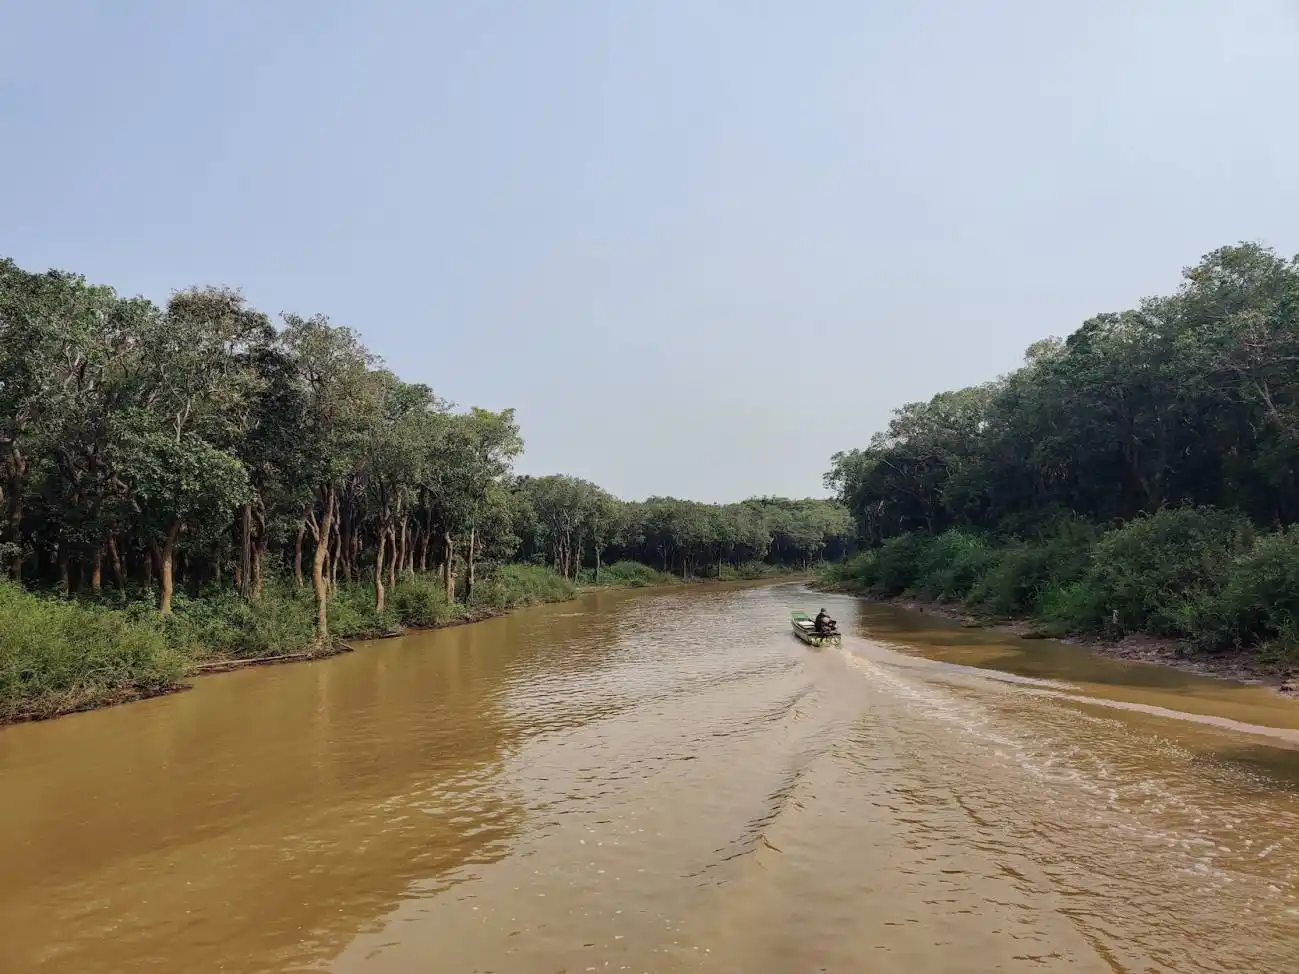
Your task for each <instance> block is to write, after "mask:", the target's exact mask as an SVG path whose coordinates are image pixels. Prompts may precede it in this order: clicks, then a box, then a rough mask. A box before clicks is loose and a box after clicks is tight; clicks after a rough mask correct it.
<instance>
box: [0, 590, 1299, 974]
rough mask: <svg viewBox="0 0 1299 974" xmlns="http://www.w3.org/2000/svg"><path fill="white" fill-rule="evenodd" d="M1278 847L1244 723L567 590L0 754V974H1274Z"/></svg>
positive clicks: (945, 655) (913, 623)
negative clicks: (816, 645) (552, 598)
mask: <svg viewBox="0 0 1299 974" xmlns="http://www.w3.org/2000/svg"><path fill="white" fill-rule="evenodd" d="M821 605H825V606H826V607H827V608H829V610H830V612H831V614H832V615H835V616H837V618H839V620H840V621H841V624H842V625H843V626H844V628H845V630H846V633H847V635H846V637H845V639H844V643H843V646H842V647H840V648H837V649H836V648H826V649H823V650H819V651H818V650H811V649H809V648H808V647H806V646H804V645H802V644H801V643H799V642H797V641H796V640H794V639H793V637H792V636H791V634H790V633H789V632H788V621H787V619H788V612H789V610H790V609H791V608H806V609H808V610H810V611H815V610H816V609H817V608H818V607H820V606H821ZM1297 837H1299V706H1296V705H1294V704H1292V703H1290V702H1288V701H1285V700H1283V699H1282V698H1280V697H1278V696H1276V695H1274V694H1272V693H1270V692H1268V691H1266V690H1263V689H1261V688H1254V687H1244V686H1236V685H1232V684H1227V683H1223V682H1218V681H1213V680H1208V679H1204V678H1198V677H1195V676H1192V675H1188V674H1184V673H1181V672H1176V671H1172V670H1167V669H1160V668H1157V667H1153V666H1146V665H1142V664H1136V663H1123V662H1119V661H1115V660H1110V659H1107V658H1104V657H1101V656H1098V655H1095V654H1093V653H1090V652H1088V651H1086V650H1084V649H1080V648H1076V647H1069V646H1064V645H1060V644H1055V643H1050V642H1044V641H1024V640H1019V639H1015V638H1013V637H1009V636H1005V635H1000V634H996V633H990V632H984V631H978V630H968V629H961V628H957V627H954V626H951V625H948V624H945V623H942V622H939V621H936V620H933V619H926V618H923V617H920V616H917V615H914V614H911V613H908V612H906V611H904V610H901V609H896V608H892V607H885V606H875V605H869V604H866V603H858V602H856V601H854V600H851V599H848V598H845V597H838V596H815V595H811V594H809V593H807V592H806V591H804V590H802V589H800V588H799V587H798V586H795V585H777V586H735V587H708V586H702V587H694V588H681V589H676V590H657V591H643V592H601V593H596V594H590V595H587V596H584V597H583V598H581V599H580V600H578V601H576V602H573V603H568V604H566V605H558V606H549V607H544V608H538V609H531V610H528V611H525V612H520V613H518V614H515V615H513V616H509V617H505V618H501V619H496V620H493V621H490V622H486V623H482V624H479V625H475V626H467V627H462V628H458V629H449V630H443V631H440V632H429V633H420V634H414V635H411V636H407V637H404V638H402V639H395V640H388V641H384V642H379V643H374V644H370V645H365V646H362V647H360V651H358V652H356V653H352V654H348V655H345V656H342V657H337V658H335V659H331V660H327V661H322V662H319V663H313V664H308V665H296V666H285V667H276V668H270V669H261V670H248V671H242V672H236V673H229V674H224V675H220V676H211V677H207V678H204V679H202V680H200V681H199V682H198V684H197V685H196V686H195V688H194V689H193V690H191V691H189V692H187V693H183V694H179V695H176V696H171V697H164V698H158V699H154V700H149V701H144V702H142V703H138V704H132V705H129V706H125V707H120V708H116V709H112V710H105V711H100V712H97V713H90V714H82V715H78V716H74V717H69V718H66V719H62V720H58V721H53V722H50V723H44V724H31V725H21V726H15V727H9V728H3V729H0V931H2V934H0V937H2V938H3V939H2V946H0V971H3V972H5V974H10V972H13V974H18V972H23V974H29V972H64V971H67V972H78V974H95V972H109V971H111V972H118V971H123V972H125V971H132V972H164V971H165V972H177V971H185V972H194V974H199V972H207V971H224V972H241V974H242V972H249V974H251V972H277V974H278V972H284V971H328V972H334V974H407V972H411V974H413V972H442V971H446V972H488V971H491V972H501V974H533V972H537V974H543V972H544V974H556V972H560V971H567V972H578V971H597V972H603V971H633V972H637V974H645V972H678V971H719V972H743V974H764V972H772V974H793V972H810V971H831V972H862V971H870V972H874V974H893V972H898V974H901V972H907V974H917V972H953V974H957V972H980V974H982V972H987V971H1077V972H1092V971H1095V972H1116V971H1122V972H1142V974H1145V972H1207V971H1235V972H1251V974H1264V972H1274V971H1275V972H1286V974H1293V971H1294V970H1295V969H1296V967H1297V966H1299V961H1297V960H1296V958H1299V899H1297V895H1299V845H1297Z"/></svg>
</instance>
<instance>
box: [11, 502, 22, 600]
mask: <svg viewBox="0 0 1299 974" xmlns="http://www.w3.org/2000/svg"><path fill="white" fill-rule="evenodd" d="M11 490H13V491H14V495H13V498H12V499H11V500H10V502H9V537H10V538H11V539H12V541H13V544H14V556H13V558H12V559H11V560H10V562H9V577H10V578H12V579H13V580H14V584H18V583H20V582H22V580H23V502H22V498H21V497H19V496H18V494H17V490H18V488H17V487H11Z"/></svg>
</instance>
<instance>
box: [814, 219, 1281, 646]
mask: <svg viewBox="0 0 1299 974" xmlns="http://www.w3.org/2000/svg"><path fill="white" fill-rule="evenodd" d="M1183 274H1184V283H1183V285H1182V287H1181V288H1180V289H1179V290H1178V292H1177V293H1176V294H1173V295H1170V296H1166V297H1155V298H1150V299H1147V300H1145V301H1143V302H1141V304H1140V306H1139V307H1137V308H1135V309H1132V310H1128V311H1123V312H1119V313H1114V314H1102V315H1098V316H1096V317H1094V318H1092V319H1090V320H1088V321H1086V322H1084V323H1083V325H1082V326H1081V327H1080V328H1079V329H1078V330H1077V331H1076V332H1074V333H1073V334H1072V335H1070V336H1069V337H1068V338H1067V339H1064V340H1059V339H1055V338H1052V339H1048V340H1046V341H1042V342H1039V343H1037V344H1035V345H1033V346H1032V347H1030V348H1029V350H1028V353H1027V355H1026V361H1025V364H1024V366H1023V367H1022V368H1020V369H1018V370H1017V371H1015V372H1012V373H1011V374H1009V375H1006V376H1004V377H1002V378H1000V379H998V380H996V381H995V382H989V383H986V384H984V385H979V386H974V387H971V388H966V389H960V390H956V391H953V392H944V393H941V394H939V395H937V396H935V397H934V398H933V399H931V400H930V401H929V402H924V403H910V404H908V405H905V406H903V407H902V408H901V409H899V410H897V411H896V412H895V414H894V418H893V420H892V422H891V423H890V424H889V426H888V428H887V429H886V430H885V431H884V432H882V433H879V434H877V435H876V436H875V437H874V438H873V440H872V441H871V443H870V445H869V446H868V447H866V448H865V449H858V450H853V451H850V452H845V453H841V454H838V455H836V456H835V457H834V458H833V467H832V469H831V471H830V473H829V474H827V477H826V481H827V485H828V486H830V487H831V488H833V489H834V490H836V491H837V493H838V495H839V498H840V499H841V500H842V501H843V503H844V504H845V505H846V506H847V507H848V508H849V509H850V510H851V511H852V513H853V515H854V518H855V521H856V524H857V530H858V533H859V537H860V540H861V542H862V544H863V549H864V550H863V551H862V552H861V553H860V554H858V555H856V556H855V557H854V558H853V559H851V560H849V561H848V562H846V563H844V564H843V565H840V566H836V567H834V568H832V569H831V570H830V571H829V572H827V574H826V577H825V580H826V582H827V583H829V584H831V585H836V586H839V587H843V588H848V589H854V590H865V591H870V592H873V593H876V594H879V595H901V594H904V593H907V594H911V595H914V596H917V597H919V598H922V599H929V600H936V601H945V602H957V603H961V604H963V605H964V606H965V607H967V608H969V609H971V610H973V611H975V612H983V613H986V614H988V615H991V616H998V617H1016V616H1018V617H1031V618H1033V619H1036V620H1038V622H1039V623H1040V628H1041V630H1042V631H1043V632H1045V633H1050V634H1056V635H1063V634H1068V633H1091V634H1097V635H1101V636H1104V637H1106V638H1109V639H1121V638H1123V637H1125V636H1128V635H1132V634H1146V635H1151V636H1159V637H1168V638H1169V639H1172V640H1176V641H1177V642H1178V643H1179V644H1180V647H1181V652H1183V653H1186V652H1190V653H1198V654H1202V655H1203V656H1204V657H1208V658H1212V657H1213V656H1218V657H1221V656H1223V655H1224V654H1228V653H1231V654H1233V655H1236V656H1239V655H1240V654H1246V655H1247V656H1248V658H1250V659H1252V660H1254V661H1255V662H1256V663H1262V664H1265V665H1269V664H1270V665H1274V666H1277V667H1279V668H1282V669H1284V668H1286V667H1288V666H1289V665H1290V664H1292V663H1295V662H1299V533H1297V532H1296V531H1295V530H1294V527H1293V526H1294V524H1295V521H1296V519H1297V518H1299V489H1297V488H1299V482H1297V478H1299V258H1297V259H1294V260H1286V259H1283V258H1281V257H1279V256H1277V255H1276V254H1275V253H1274V252H1273V251H1271V250H1269V249H1267V248H1265V247H1262V246H1259V245H1255V244H1242V245H1239V246H1232V247H1224V248H1222V249H1220V250H1217V251H1215V252H1213V253H1211V254H1209V255H1207V256H1206V257H1205V258H1204V259H1203V260H1202V261H1201V262H1200V263H1199V264H1197V265H1196V266H1194V267H1190V268H1187V269H1186V270H1185V271H1184V272H1183Z"/></svg>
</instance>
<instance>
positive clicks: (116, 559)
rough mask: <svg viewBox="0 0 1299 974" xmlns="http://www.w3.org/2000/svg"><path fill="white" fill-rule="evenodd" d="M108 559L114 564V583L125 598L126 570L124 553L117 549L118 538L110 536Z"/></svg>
mask: <svg viewBox="0 0 1299 974" xmlns="http://www.w3.org/2000/svg"><path fill="white" fill-rule="evenodd" d="M108 561H109V564H111V565H112V566H113V584H114V585H116V586H117V591H118V593H119V594H121V596H122V597H123V598H125V597H126V572H125V571H124V570H123V568H122V553H121V552H120V551H118V550H117V539H116V538H114V537H113V536H112V535H109V536H108Z"/></svg>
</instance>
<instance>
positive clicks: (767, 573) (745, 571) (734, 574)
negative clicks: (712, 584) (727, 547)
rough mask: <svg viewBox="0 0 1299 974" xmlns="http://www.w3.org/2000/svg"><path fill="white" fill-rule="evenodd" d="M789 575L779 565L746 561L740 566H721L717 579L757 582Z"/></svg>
mask: <svg viewBox="0 0 1299 974" xmlns="http://www.w3.org/2000/svg"><path fill="white" fill-rule="evenodd" d="M789 573H790V569H788V568H783V567H781V566H780V565H768V564H767V563H766V562H765V561H746V562H745V563H744V564H742V565H723V566H722V570H721V573H720V574H719V575H718V577H719V578H721V579H722V580H723V581H757V580H758V579H760V578H775V577H776V576H778V575H788V574H789Z"/></svg>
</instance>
